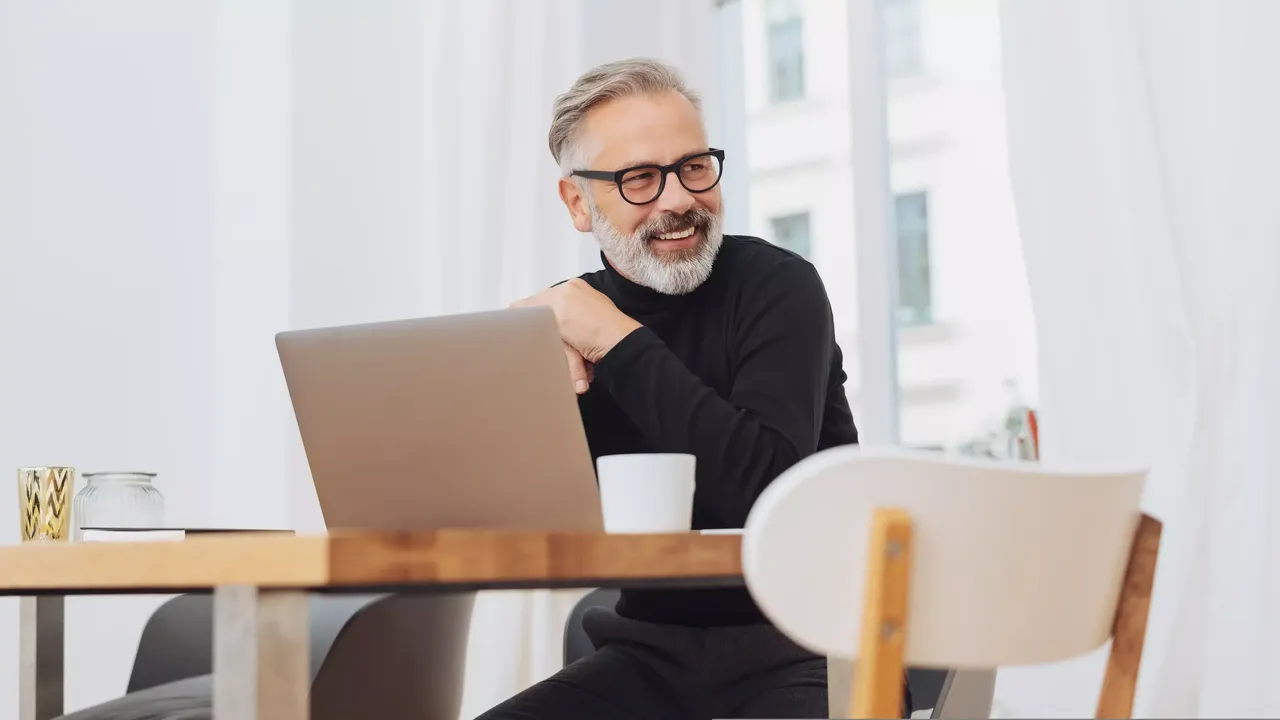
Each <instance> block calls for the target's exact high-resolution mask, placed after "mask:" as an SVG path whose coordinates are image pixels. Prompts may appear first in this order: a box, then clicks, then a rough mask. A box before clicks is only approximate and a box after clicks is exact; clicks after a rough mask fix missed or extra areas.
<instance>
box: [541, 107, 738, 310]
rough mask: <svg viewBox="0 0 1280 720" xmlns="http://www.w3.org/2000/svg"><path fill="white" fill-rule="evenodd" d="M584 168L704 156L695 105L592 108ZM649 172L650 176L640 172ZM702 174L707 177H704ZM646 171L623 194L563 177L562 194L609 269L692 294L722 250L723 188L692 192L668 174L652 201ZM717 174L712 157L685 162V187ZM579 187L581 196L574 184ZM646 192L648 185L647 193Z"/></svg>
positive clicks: (584, 137)
mask: <svg viewBox="0 0 1280 720" xmlns="http://www.w3.org/2000/svg"><path fill="white" fill-rule="evenodd" d="M579 142H580V143H581V147H583V148H585V149H586V150H587V153H586V155H585V157H587V158H589V161H588V164H587V167H586V168H583V169H589V170H604V171H609V172H612V171H616V170H623V169H626V168H633V167H637V166H643V165H670V164H672V163H676V162H679V161H681V160H683V159H685V158H689V157H691V156H694V155H697V154H699V153H704V152H706V151H707V150H708V149H709V148H708V146H707V137H706V131H705V129H704V128H703V126H702V118H701V117H699V115H698V111H697V110H696V109H695V108H694V107H693V104H692V103H690V102H689V101H688V99H686V98H685V97H684V96H683V95H681V94H680V93H677V92H671V93H666V94H662V95H648V96H637V97H629V98H622V99H619V100H613V101H610V102H607V103H604V104H603V105H600V106H598V107H596V108H595V109H593V110H592V111H591V113H590V114H589V115H588V116H587V120H586V125H585V127H584V128H583V132H582V133H581V135H580V136H579ZM644 172H647V174H643V173H644ZM703 173H707V174H706V175H702V174H703ZM656 175H657V173H656V172H654V171H652V170H649V171H643V172H642V174H641V175H640V176H638V177H636V179H635V180H634V182H633V183H628V182H624V187H623V188H622V189H620V188H619V187H618V185H617V184H616V183H614V182H612V181H609V180H587V181H585V182H584V181H583V180H582V179H578V180H577V181H575V180H574V179H572V178H564V179H562V180H561V182H560V193H561V197H562V198H563V199H564V201H565V204H566V205H567V206H568V207H569V211H570V214H571V215H572V216H573V221H574V226H575V227H576V228H577V229H578V230H580V231H582V232H588V231H590V232H591V233H592V234H593V235H594V236H595V238H596V240H597V242H599V243H600V247H601V249H602V250H603V251H604V255H605V257H606V258H607V259H608V260H609V263H610V264H611V265H613V267H614V269H615V270H617V271H618V272H619V273H621V274H622V275H623V276H624V277H626V278H628V279H629V280H631V281H633V282H636V283H639V284H641V285H645V286H647V287H650V288H652V289H654V290H657V291H658V292H662V293H665V294H668V295H683V294H685V293H688V292H692V291H693V290H695V289H696V288H697V287H698V286H699V285H701V284H702V283H703V282H704V281H705V280H706V279H707V276H708V275H710V274H711V265H712V262H713V261H714V260H715V256H716V253H717V252H718V251H719V249H720V243H721V240H722V237H723V231H722V229H721V224H722V223H721V219H722V212H721V200H720V186H719V184H716V185H715V187H712V188H711V189H709V190H706V191H705V192H691V191H690V190H689V189H687V188H686V187H685V186H684V184H681V182H680V180H679V179H678V177H677V176H676V174H675V173H669V174H667V175H666V178H665V185H664V186H663V187H662V191H661V193H660V194H658V196H657V197H656V198H653V199H652V200H651V201H647V202H646V200H648V198H649V197H650V196H651V195H652V194H653V192H655V191H656V190H657V187H656V182H657V179H656ZM718 176H719V169H718V166H717V165H716V161H715V159H714V158H706V157H704V158H700V159H693V160H690V164H689V165H688V166H686V184H688V185H689V186H690V187H693V188H694V189H695V190H699V189H701V186H702V185H701V184H700V183H699V181H698V178H699V177H705V178H706V180H705V181H703V184H710V182H711V181H713V180H714V179H715V178H718ZM579 183H583V184H585V186H586V191H585V192H584V191H583V188H582V187H581V186H580V185H579ZM646 188H649V189H648V190H646Z"/></svg>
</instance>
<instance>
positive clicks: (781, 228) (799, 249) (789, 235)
mask: <svg viewBox="0 0 1280 720" xmlns="http://www.w3.org/2000/svg"><path fill="white" fill-rule="evenodd" d="M769 224H770V225H771V226H772V227H773V238H772V240H773V244H774V245H777V246H778V247H782V248H786V249H788V250H790V251H791V252H793V253H796V254H797V255H799V256H800V257H803V258H805V259H806V260H809V259H811V258H810V257H809V213H807V212H802V213H794V214H792V215H782V216H780V217H776V218H773V219H772V220H770V221H769Z"/></svg>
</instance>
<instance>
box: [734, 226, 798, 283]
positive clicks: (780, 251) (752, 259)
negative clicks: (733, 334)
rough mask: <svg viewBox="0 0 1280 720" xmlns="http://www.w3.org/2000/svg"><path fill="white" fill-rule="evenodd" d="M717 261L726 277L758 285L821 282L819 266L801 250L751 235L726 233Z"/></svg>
mask: <svg viewBox="0 0 1280 720" xmlns="http://www.w3.org/2000/svg"><path fill="white" fill-rule="evenodd" d="M716 262H717V263H720V264H722V265H723V267H724V270H725V271H726V272H725V273H724V274H725V275H726V277H728V278H731V279H733V280H736V281H738V282H743V283H748V284H750V285H753V286H758V285H760V284H761V283H771V282H782V283H796V282H802V283H808V282H817V283H821V280H820V279H819V277H818V270H817V268H815V267H814V266H813V263H811V262H809V261H808V260H806V259H805V258H804V256H803V255H800V254H799V253H796V252H793V251H791V250H788V249H787V248H784V247H779V246H777V245H774V244H773V243H771V242H769V241H767V240H764V239H762V238H758V237H754V236H751V235H726V236H725V238H724V244H723V245H721V246H720V254H719V256H718V257H717V258H716Z"/></svg>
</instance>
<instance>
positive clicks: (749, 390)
mask: <svg viewBox="0 0 1280 720" xmlns="http://www.w3.org/2000/svg"><path fill="white" fill-rule="evenodd" d="M582 279H583V280H585V281H586V282H587V283H588V284H589V285H591V286H592V287H593V288H595V289H596V290H598V291H600V292H601V293H603V294H605V295H606V296H608V297H609V299H610V300H612V301H613V302H614V304H616V305H617V306H618V309H619V310H621V311H622V312H624V313H626V314H627V315H628V316H630V317H632V318H634V319H635V320H636V321H637V322H639V323H641V324H642V325H643V326H644V327H641V328H639V329H637V330H635V331H633V332H632V333H631V334H630V335H628V336H627V337H626V338H624V339H623V340H622V341H621V342H620V343H618V344H617V345H616V346H615V347H614V348H613V349H612V350H610V351H609V353H608V354H607V355H605V356H604V357H603V358H601V359H600V362H599V363H597V364H596V366H595V378H594V380H593V382H592V384H591V388H590V389H589V390H588V391H587V392H586V393H585V394H583V395H582V396H580V398H579V402H578V404H579V408H580V409H581V411H582V419H583V423H584V424H585V426H586V431H587V440H588V442H589V444H590V446H591V456H592V459H593V460H594V459H595V458H598V457H600V456H602V455H617V454H622V453H642V452H668V453H689V454H692V455H694V456H696V457H697V489H696V491H695V492H694V499H693V527H694V529H707V528H740V527H742V526H743V523H744V522H745V521H746V519H747V513H748V511H750V510H751V505H752V504H753V503H754V502H755V501H756V498H757V497H759V495H760V492H761V491H762V490H764V488H765V486H767V485H768V484H769V482H771V481H772V480H773V479H774V478H776V477H777V476H778V475H779V474H781V473H782V471H784V470H786V469H787V468H789V467H791V466H792V465H794V464H795V463H796V462H798V461H799V460H800V459H801V458H804V457H806V456H808V455H812V454H813V453H814V452H816V451H818V450H822V449H825V448H829V447H834V446H837V445H847V444H851V443H856V442H858V431H857V429H856V428H855V427H854V424H853V416H852V414H851V413H850V411H849V403H848V401H847V400H846V398H845V392H844V381H845V373H844V369H843V362H842V358H841V354H840V348H839V347H838V346H837V345H836V340H835V332H834V328H833V324H832V318H831V304H830V302H829V301H828V299H827V293H826V289H825V288H824V287H823V285H822V281H821V279H820V278H819V277H818V272H817V271H816V270H815V269H814V267H813V265H811V264H810V263H809V262H808V261H806V260H804V259H803V258H801V257H800V256H798V255H796V254H794V253H792V252H789V251H787V250H784V249H781V248H778V247H776V246H774V245H770V244H769V243H767V242H765V241H763V240H760V239H758V238H752V237H734V236H727V237H725V239H724V244H723V245H722V246H721V249H720V253H719V255H718V256H717V257H716V260H715V266H714V269H713V270H712V272H711V276H710V277H709V278H708V279H707V281H706V282H705V283H703V284H702V286H701V287H699V288H698V289H697V290H695V291H693V292H692V293H689V294H688V295H683V296H671V295H662V294H660V293H658V292H655V291H653V290H650V289H649V288H646V287H643V286H641V285H637V284H636V283H633V282H631V281H630V280H627V279H626V278H624V277H622V276H621V275H619V274H618V272H617V271H615V270H614V269H613V268H612V267H610V266H609V263H608V261H607V260H606V261H605V269H604V270H601V271H599V272H594V273H589V274H587V275H584V276H582ZM618 613H619V614H620V615H623V616H624V617H629V618H632V619H636V620H644V621H648V622H656V623H667V624H676V625H691V626H701V627H706V626H715V625H745V624H751V623H758V622H764V618H763V616H762V615H761V614H760V611H759V609H758V608H757V607H756V606H755V603H753V602H752V600H751V598H750V596H749V595H748V594H747V591H746V590H744V589H715V590H644V591H641V590H629V591H625V592H624V593H623V594H622V600H621V602H620V603H619V604H618Z"/></svg>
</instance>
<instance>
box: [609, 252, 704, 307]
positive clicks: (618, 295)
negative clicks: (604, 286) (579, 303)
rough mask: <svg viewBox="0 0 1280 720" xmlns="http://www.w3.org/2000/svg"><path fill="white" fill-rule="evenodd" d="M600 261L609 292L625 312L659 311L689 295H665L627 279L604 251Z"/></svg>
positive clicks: (615, 302)
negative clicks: (615, 267)
mask: <svg viewBox="0 0 1280 720" xmlns="http://www.w3.org/2000/svg"><path fill="white" fill-rule="evenodd" d="M600 262H601V263H603V264H604V272H605V277H606V278H608V283H609V288H610V289H611V290H612V291H613V292H612V293H610V295H611V296H612V299H613V302H614V304H615V305H617V306H618V309H619V310H622V311H623V312H625V313H629V314H630V313H641V314H643V313H653V312H661V311H662V310H665V309H668V308H671V307H674V306H676V305H679V304H680V303H681V302H683V301H684V299H685V298H687V297H689V295H665V294H663V293H660V292H658V291H657V290H654V289H653V288H650V287H645V286H644V285H641V284H639V283H636V282H632V281H631V280H628V279H627V278H625V277H623V275H622V273H620V272H618V271H617V270H616V269H614V267H613V265H612V264H611V263H610V262H609V258H607V257H605V256H604V253H600ZM694 292H695V293H696V292H697V291H696V290H695V291H694ZM692 294H693V293H690V295H692Z"/></svg>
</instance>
